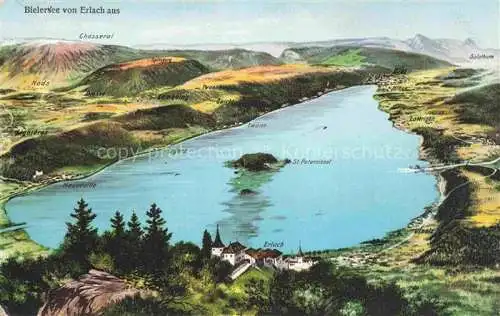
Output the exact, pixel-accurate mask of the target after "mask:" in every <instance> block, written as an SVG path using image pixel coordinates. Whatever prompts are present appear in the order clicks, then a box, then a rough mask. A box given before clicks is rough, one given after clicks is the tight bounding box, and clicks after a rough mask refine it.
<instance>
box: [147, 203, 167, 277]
mask: <svg viewBox="0 0 500 316" xmlns="http://www.w3.org/2000/svg"><path fill="white" fill-rule="evenodd" d="M161 213H162V211H161V209H160V208H159V207H158V206H156V204H152V205H151V208H150V209H149V211H147V212H146V215H147V216H148V220H147V221H146V223H147V227H146V233H145V235H144V243H143V244H144V247H143V249H144V267H145V268H146V272H149V273H153V274H158V273H161V272H165V271H166V270H167V269H168V268H169V266H168V264H169V259H170V251H169V248H170V246H169V241H170V238H171V237H172V234H171V233H168V229H167V228H165V227H164V226H165V224H166V222H165V220H164V219H163V218H162V217H161Z"/></svg>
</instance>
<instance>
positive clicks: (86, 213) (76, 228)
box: [62, 198, 98, 265]
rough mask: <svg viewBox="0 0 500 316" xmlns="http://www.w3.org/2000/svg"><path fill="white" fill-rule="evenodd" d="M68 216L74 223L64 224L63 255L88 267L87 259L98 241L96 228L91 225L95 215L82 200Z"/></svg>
mask: <svg viewBox="0 0 500 316" xmlns="http://www.w3.org/2000/svg"><path fill="white" fill-rule="evenodd" d="M70 216H71V217H72V218H73V219H74V221H75V222H74V223H70V222H68V223H66V226H67V232H66V235H65V237H64V241H63V245H62V252H63V255H64V256H66V257H67V258H69V259H70V260H73V261H75V262H76V263H78V264H84V265H88V264H89V261H88V257H89V255H90V254H91V252H92V251H93V250H94V249H95V247H96V245H97V240H98V234H97V228H95V227H94V226H93V225H92V221H93V220H94V219H95V218H96V214H94V213H93V212H92V209H91V208H89V207H88V204H87V203H85V201H84V200H83V198H82V199H81V200H80V201H78V203H77V207H76V208H75V209H74V211H73V213H72V214H71V215H70Z"/></svg>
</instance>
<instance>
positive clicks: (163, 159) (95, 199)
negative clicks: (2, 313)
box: [6, 86, 438, 252]
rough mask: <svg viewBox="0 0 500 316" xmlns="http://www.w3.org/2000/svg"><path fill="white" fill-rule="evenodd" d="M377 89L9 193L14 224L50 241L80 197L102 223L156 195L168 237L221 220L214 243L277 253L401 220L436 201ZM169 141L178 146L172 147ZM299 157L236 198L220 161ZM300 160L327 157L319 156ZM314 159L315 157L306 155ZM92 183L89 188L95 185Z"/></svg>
mask: <svg viewBox="0 0 500 316" xmlns="http://www.w3.org/2000/svg"><path fill="white" fill-rule="evenodd" d="M375 89H376V87H375V86H359V87H353V88H349V89H345V90H342V91H337V92H333V93H329V94H327V95H324V96H322V97H320V98H317V99H314V100H310V101H307V102H304V103H301V104H299V105H295V106H291V107H287V108H284V109H281V110H279V111H275V112H272V113H269V114H267V115H264V116H262V117H260V118H258V119H256V120H255V121H253V122H252V123H251V125H248V124H245V125H242V126H240V127H237V128H232V129H228V130H223V131H218V132H213V133H210V134H206V135H204V136H200V137H197V138H193V139H191V140H188V141H185V142H184V143H182V144H179V145H176V146H171V147H170V148H167V149H165V150H161V151H157V152H154V153H151V154H148V155H144V156H140V157H135V158H131V159H127V160H122V161H120V162H119V163H116V164H114V165H112V166H110V167H108V168H106V169H104V170H103V171H101V172H99V173H97V174H95V175H93V176H92V177H89V178H87V179H84V180H79V181H72V182H70V184H71V185H68V183H66V184H65V183H57V184H54V185H51V186H48V187H46V188H44V189H42V190H39V191H37V192H34V193H31V194H28V195H24V196H20V197H17V198H15V199H13V200H11V201H9V202H8V204H7V206H6V208H7V211H8V215H9V216H10V218H11V220H12V221H14V222H26V223H27V227H26V229H27V232H28V233H29V235H30V236H31V238H32V239H34V240H35V241H37V242H39V243H41V244H43V245H45V246H49V247H56V246H57V245H58V244H59V243H60V242H61V241H62V239H63V237H64V233H65V229H66V226H65V222H66V221H69V220H70V217H69V214H70V213H71V212H72V209H73V208H74V206H75V204H76V201H77V200H79V199H80V198H82V197H83V198H84V199H85V200H86V201H87V202H88V203H89V205H90V207H92V209H93V211H94V212H95V213H96V214H97V218H96V222H95V224H96V225H97V226H98V228H99V229H100V230H104V229H107V228H108V227H109V218H110V217H111V216H112V215H113V213H114V212H115V211H116V210H119V211H121V212H123V213H124V214H126V216H127V217H129V216H130V214H131V212H132V210H136V212H137V213H138V215H139V216H140V217H141V219H143V220H145V216H144V214H145V212H146V210H147V209H148V208H149V206H150V204H151V203H153V202H155V203H157V204H158V206H159V207H160V208H161V209H162V210H163V212H164V217H165V219H166V221H167V226H168V228H169V230H170V231H171V232H173V240H174V241H178V240H186V241H193V242H195V243H197V244H200V243H201V237H202V233H203V230H204V229H208V230H209V231H211V232H214V230H215V227H216V224H220V227H221V234H222V238H223V241H225V242H226V243H227V242H229V241H234V240H238V241H240V242H242V243H244V244H247V245H248V246H253V247H263V246H264V243H265V242H266V241H267V242H282V241H283V243H284V246H283V248H281V250H282V251H285V252H288V251H295V250H296V249H297V247H298V244H299V241H300V242H301V243H302V247H303V248H304V249H305V250H317V249H327V248H328V249H330V248H338V247H345V246H350V245H354V244H356V243H359V242H361V241H364V240H368V239H372V238H379V237H382V236H384V234H385V233H387V232H389V231H391V230H394V229H398V228H401V227H403V226H405V225H406V224H407V223H408V222H409V220H410V219H412V218H414V217H415V216H417V215H419V214H420V213H422V211H423V208H424V207H425V206H426V205H429V204H431V203H432V202H434V201H436V200H437V198H438V192H437V190H436V187H435V178H434V177H432V176H430V175H427V174H407V173H399V172H398V168H404V167H408V166H409V165H415V164H420V165H422V166H425V165H426V163H425V162H422V161H419V160H418V147H419V142H420V140H419V138H418V137H417V136H415V135H410V134H407V133H405V132H403V131H400V130H397V129H395V128H394V127H392V124H391V122H390V121H389V120H388V116H387V114H385V113H384V112H382V111H380V110H378V103H377V102H376V100H374V99H373V94H374V92H375ZM173 148H177V149H178V150H176V151H174V150H172V149H173ZM253 152H266V153H271V154H273V155H275V156H276V157H278V158H279V159H284V158H289V159H291V160H292V161H294V160H295V159H297V162H298V163H292V164H288V165H286V166H285V167H284V168H282V169H281V170H280V171H278V172H276V173H274V174H272V175H270V176H269V177H268V178H267V179H265V180H263V181H261V183H260V186H259V187H258V189H257V190H256V191H257V194H254V195H244V196H241V195H240V194H239V192H238V191H235V189H234V186H233V185H232V182H234V181H235V179H236V177H237V176H238V175H236V174H235V173H234V170H233V169H230V168H228V167H226V166H225V165H224V162H225V161H227V160H233V159H237V158H239V157H240V156H241V155H242V154H244V153H253ZM307 160H332V161H331V163H329V164H318V163H305V162H307ZM316 162H317V161H316ZM94 185H95V187H93V186H94Z"/></svg>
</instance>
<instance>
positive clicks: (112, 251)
mask: <svg viewBox="0 0 500 316" xmlns="http://www.w3.org/2000/svg"><path fill="white" fill-rule="evenodd" d="M110 221H111V231H110V232H106V233H104V235H103V236H102V238H101V239H102V243H103V244H104V250H105V251H106V252H107V253H108V254H109V255H111V257H112V258H113V262H114V266H115V268H116V269H117V270H118V271H117V272H124V271H125V270H126V269H127V268H126V267H127V266H128V265H127V261H128V260H129V258H128V256H129V255H128V251H127V249H128V240H127V236H126V232H125V221H124V218H123V214H121V213H120V212H119V211H116V213H115V215H114V216H113V217H112V218H111V220H110Z"/></svg>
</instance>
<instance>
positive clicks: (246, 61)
mask: <svg viewBox="0 0 500 316" xmlns="http://www.w3.org/2000/svg"><path fill="white" fill-rule="evenodd" d="M162 53H163V54H168V55H170V56H176V57H184V58H188V59H195V60H197V61H199V62H200V63H202V64H203V65H205V66H207V67H209V68H210V69H211V70H214V71H216V70H224V69H239V68H246V67H251V66H259V65H281V64H283V62H282V61H281V60H279V59H278V58H276V57H274V56H272V55H270V54H268V53H263V52H255V51H250V50H245V49H229V50H214V51H201V50H172V51H162Z"/></svg>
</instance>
